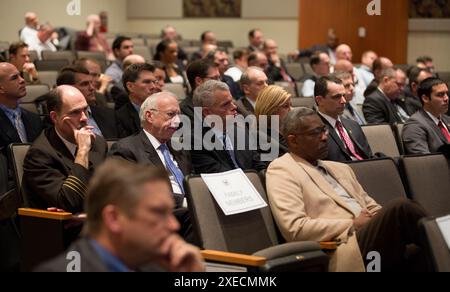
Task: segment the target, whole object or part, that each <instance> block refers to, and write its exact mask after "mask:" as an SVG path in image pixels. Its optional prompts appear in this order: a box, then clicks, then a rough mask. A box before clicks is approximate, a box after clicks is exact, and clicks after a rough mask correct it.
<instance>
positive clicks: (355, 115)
mask: <svg viewBox="0 0 450 292" xmlns="http://www.w3.org/2000/svg"><path fill="white" fill-rule="evenodd" d="M346 106H347V109H348V110H349V111H350V113H351V114H352V116H353V117H354V118H355V120H356V122H357V123H358V124H359V125H360V126H363V125H364V121H363V119H361V117H360V116H359V114H358V113H357V112H356V111H355V109H354V108H353V106H352V105H351V104H349V103H347V105H346Z"/></svg>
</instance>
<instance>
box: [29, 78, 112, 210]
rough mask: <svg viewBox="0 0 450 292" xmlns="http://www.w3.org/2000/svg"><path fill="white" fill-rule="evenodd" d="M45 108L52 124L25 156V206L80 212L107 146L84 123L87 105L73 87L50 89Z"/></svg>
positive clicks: (65, 86)
mask: <svg viewBox="0 0 450 292" xmlns="http://www.w3.org/2000/svg"><path fill="white" fill-rule="evenodd" d="M47 107H48V111H49V113H50V118H51V120H52V122H53V124H54V126H53V127H52V128H49V129H47V130H45V131H44V132H43V133H42V134H41V136H39V138H38V139H37V140H36V141H35V142H34V144H33V145H32V146H31V148H30V150H29V151H28V153H27V155H26V156H25V160H24V165H23V168H24V175H23V195H24V201H25V205H26V206H27V207H30V208H36V209H47V208H50V207H57V208H60V209H64V210H66V211H68V212H72V213H78V212H81V211H83V207H84V197H85V192H86V188H87V185H88V182H89V179H90V177H91V175H92V174H93V172H94V170H95V168H96V167H97V166H99V165H100V164H101V163H102V162H103V161H104V159H105V158H106V152H107V145H106V142H105V140H104V139H103V138H102V137H101V136H98V135H96V134H95V133H94V131H93V127H92V126H89V125H88V117H87V110H88V104H87V103H86V99H85V98H84V96H83V94H82V93H81V92H80V91H79V90H78V89H76V88H75V87H72V86H69V85H62V86H59V87H58V88H57V89H55V90H54V91H52V92H51V93H50V94H49V98H48V100H47Z"/></svg>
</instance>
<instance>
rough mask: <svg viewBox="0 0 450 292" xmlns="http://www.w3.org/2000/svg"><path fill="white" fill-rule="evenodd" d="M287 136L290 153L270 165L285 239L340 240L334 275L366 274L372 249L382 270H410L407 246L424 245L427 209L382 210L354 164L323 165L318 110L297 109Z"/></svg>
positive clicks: (273, 202) (406, 204) (400, 205)
mask: <svg viewBox="0 0 450 292" xmlns="http://www.w3.org/2000/svg"><path fill="white" fill-rule="evenodd" d="M282 133H283V135H284V136H285V137H286V140H287V141H288V145H289V153H288V154H286V155H284V156H283V157H281V158H279V159H277V160H275V161H274V162H272V164H271V165H270V166H269V169H268V171H267V192H268V196H269V201H270V206H271V209H272V212H273V214H274V217H275V220H276V222H277V225H278V226H279V228H280V230H281V233H282V234H283V236H284V238H285V239H286V240H287V241H303V240H312V241H336V242H337V243H338V248H337V250H336V251H335V252H334V253H333V254H332V256H331V259H330V267H329V268H330V271H365V265H364V260H365V259H366V257H367V253H369V252H370V251H377V252H379V253H380V255H381V271H391V270H399V269H400V270H403V269H406V268H409V266H408V265H409V264H406V265H405V261H404V258H403V254H405V251H406V246H407V245H409V244H416V245H417V244H418V243H419V231H418V228H417V222H418V220H420V219H421V218H423V217H424V216H426V214H425V211H423V209H422V208H421V207H419V206H418V205H416V204H415V203H412V202H410V201H407V200H398V201H395V202H393V203H392V204H389V205H387V206H385V208H383V209H381V206H380V205H379V204H378V203H377V202H375V200H373V199H372V198H371V197H369V195H368V194H367V193H366V192H365V191H364V189H363V188H362V187H361V185H360V184H359V183H358V181H357V179H356V176H355V174H354V173H353V171H352V170H351V168H350V167H349V166H347V165H345V164H341V163H336V162H328V161H326V162H325V161H321V160H320V159H323V158H324V157H326V156H327V152H328V144H327V139H328V128H327V127H326V126H325V124H324V123H323V122H322V120H321V119H320V118H319V116H318V115H317V114H316V113H315V112H314V111H312V110H309V109H305V108H299V109H295V110H293V111H292V112H291V113H289V114H288V116H287V118H286V120H285V122H284V124H283V127H282ZM420 258H421V257H420ZM425 266H426V265H424V267H425Z"/></svg>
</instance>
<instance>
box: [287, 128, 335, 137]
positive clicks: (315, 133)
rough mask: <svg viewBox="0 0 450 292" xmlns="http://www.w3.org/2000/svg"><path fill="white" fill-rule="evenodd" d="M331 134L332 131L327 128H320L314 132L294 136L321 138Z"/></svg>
mask: <svg viewBox="0 0 450 292" xmlns="http://www.w3.org/2000/svg"><path fill="white" fill-rule="evenodd" d="M329 133H330V130H329V129H328V127H327V126H323V127H319V128H316V129H314V130H311V131H308V132H303V133H294V135H301V136H319V135H323V134H325V135H328V134H329Z"/></svg>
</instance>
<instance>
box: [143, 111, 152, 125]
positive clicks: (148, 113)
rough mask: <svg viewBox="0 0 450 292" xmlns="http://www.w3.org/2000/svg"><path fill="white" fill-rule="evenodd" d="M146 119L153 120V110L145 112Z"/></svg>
mask: <svg viewBox="0 0 450 292" xmlns="http://www.w3.org/2000/svg"><path fill="white" fill-rule="evenodd" d="M145 120H146V121H150V122H152V121H153V112H152V111H146V112H145Z"/></svg>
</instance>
